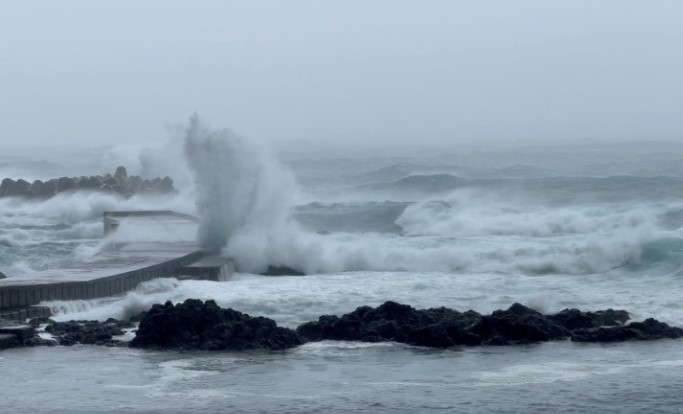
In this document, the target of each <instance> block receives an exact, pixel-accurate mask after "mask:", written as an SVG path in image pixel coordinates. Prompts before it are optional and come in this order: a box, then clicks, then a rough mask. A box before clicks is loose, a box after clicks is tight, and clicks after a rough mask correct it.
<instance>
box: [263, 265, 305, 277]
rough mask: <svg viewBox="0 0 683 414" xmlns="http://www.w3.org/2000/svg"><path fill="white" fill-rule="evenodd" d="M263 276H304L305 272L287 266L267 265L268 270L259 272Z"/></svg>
mask: <svg viewBox="0 0 683 414" xmlns="http://www.w3.org/2000/svg"><path fill="white" fill-rule="evenodd" d="M261 275H263V276H306V274H305V273H303V272H300V271H298V270H296V269H292V268H291V267H288V266H268V270H266V271H265V272H264V273H261Z"/></svg>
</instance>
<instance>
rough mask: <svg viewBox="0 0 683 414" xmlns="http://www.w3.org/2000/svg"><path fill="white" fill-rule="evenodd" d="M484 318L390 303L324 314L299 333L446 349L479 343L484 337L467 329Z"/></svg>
mask: <svg viewBox="0 0 683 414" xmlns="http://www.w3.org/2000/svg"><path fill="white" fill-rule="evenodd" d="M481 318H482V316H481V315H480V314H478V313H476V312H474V311H468V312H464V313H461V312H458V311H455V310H453V309H448V308H432V309H424V310H416V309H414V308H413V307H411V306H408V305H402V304H399V303H396V302H391V301H389V302H385V303H384V304H382V305H380V306H379V307H377V308H372V307H369V306H361V307H359V308H357V309H356V310H355V311H353V312H351V313H349V314H346V315H343V316H341V317H337V316H334V315H323V316H321V317H320V318H319V319H318V321H317V322H308V323H305V324H303V325H300V326H299V327H298V328H297V333H298V334H299V335H301V336H302V337H303V338H304V339H307V340H310V341H319V340H323V339H334V340H347V341H355V340H360V341H365V342H378V341H396V342H402V343H407V344H409V345H418V346H428V347H434V348H447V347H450V346H454V345H478V344H480V343H481V342H482V339H481V337H479V336H477V335H473V334H472V333H470V332H469V331H468V328H469V327H470V326H471V325H473V324H475V323H477V322H478V321H480V320H481Z"/></svg>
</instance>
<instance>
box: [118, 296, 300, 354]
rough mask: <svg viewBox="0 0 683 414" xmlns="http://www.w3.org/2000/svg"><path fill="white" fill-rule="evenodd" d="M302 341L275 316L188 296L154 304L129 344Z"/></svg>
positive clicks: (218, 345) (245, 345) (273, 345)
mask: <svg viewBox="0 0 683 414" xmlns="http://www.w3.org/2000/svg"><path fill="white" fill-rule="evenodd" d="M302 343H303V341H302V340H301V338H299V336H298V335H297V334H296V333H295V332H294V331H292V330H291V329H287V328H282V327H278V326H277V324H276V323H275V321H273V320H272V319H268V318H264V317H261V316H257V317H251V316H249V315H247V314H244V313H241V312H238V311H236V310H233V309H223V308H220V307H219V306H218V305H216V302H214V301H212V300H207V301H206V302H202V301H200V300H197V299H188V300H186V301H185V302H184V303H178V304H176V305H173V304H172V303H171V302H166V303H165V304H164V305H158V304H157V305H154V306H153V307H152V309H150V310H149V312H147V314H145V316H144V317H143V318H142V321H141V322H140V326H139V327H138V330H137V333H136V335H135V338H134V339H133V340H132V341H131V343H130V346H131V347H136V348H178V349H206V350H222V349H226V350H246V349H258V348H265V349H274V350H280V349H287V348H292V347H295V346H297V345H301V344H302Z"/></svg>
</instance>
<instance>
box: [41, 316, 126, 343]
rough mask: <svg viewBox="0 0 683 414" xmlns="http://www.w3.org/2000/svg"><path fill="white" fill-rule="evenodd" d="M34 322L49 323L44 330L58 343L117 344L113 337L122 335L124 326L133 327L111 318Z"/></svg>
mask: <svg viewBox="0 0 683 414" xmlns="http://www.w3.org/2000/svg"><path fill="white" fill-rule="evenodd" d="M36 322H37V323H45V322H47V323H49V324H48V325H47V326H46V327H45V332H48V333H50V334H52V335H53V336H55V338H56V339H57V341H58V342H59V344H60V345H75V344H91V345H119V344H120V342H119V341H116V340H114V339H113V337H114V336H117V335H123V333H124V332H123V329H124V328H132V327H133V324H132V323H130V322H123V321H119V320H116V319H113V318H110V319H107V320H106V321H104V322H99V321H69V322H54V321H52V320H47V321H43V320H38V321H36ZM29 323H31V322H29Z"/></svg>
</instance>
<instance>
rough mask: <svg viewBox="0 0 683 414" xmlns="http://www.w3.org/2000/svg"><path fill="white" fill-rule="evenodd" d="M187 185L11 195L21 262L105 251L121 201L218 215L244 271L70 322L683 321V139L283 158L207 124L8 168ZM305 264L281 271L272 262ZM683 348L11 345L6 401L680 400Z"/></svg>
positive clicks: (423, 404) (261, 405)
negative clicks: (453, 317)
mask: <svg viewBox="0 0 683 414" xmlns="http://www.w3.org/2000/svg"><path fill="white" fill-rule="evenodd" d="M118 166H125V167H126V168H127V171H128V174H129V175H133V174H135V175H139V176H141V177H147V178H150V179H151V178H153V177H163V176H169V177H171V178H172V179H173V180H174V186H175V188H176V190H177V191H175V192H172V193H168V194H157V193H150V194H145V193H140V194H135V195H133V196H129V197H123V196H121V195H118V194H113V193H107V192H101V191H81V190H79V191H71V192H64V193H59V194H57V195H55V196H54V197H51V198H49V199H44V200H36V199H31V198H22V197H12V196H5V197H2V198H0V271H1V272H2V273H4V274H5V275H6V276H7V278H8V279H11V278H21V277H22V275H24V276H25V275H30V274H37V273H40V272H43V271H45V270H48V269H53V268H56V267H59V266H63V265H65V264H69V263H71V264H73V263H79V262H80V261H83V260H85V259H87V257H90V256H92V255H96V254H98V246H100V243H101V240H100V239H101V237H102V213H103V211H106V210H136V209H139V210H144V209H148V210H149V209H154V210H161V209H169V210H174V211H179V212H183V213H188V214H193V215H198V216H199V217H200V218H201V223H200V226H199V232H198V236H197V237H198V241H199V242H200V243H201V244H203V245H204V246H205V247H207V248H212V249H222V251H223V254H225V255H227V256H230V257H231V258H233V259H234V261H235V264H236V266H237V269H238V272H237V273H235V274H234V275H233V276H232V277H231V279H230V280H228V281H226V282H211V281H192V280H185V281H179V280H176V279H174V278H172V277H169V278H165V279H157V280H153V281H150V282H147V283H143V284H141V285H139V286H138V287H137V288H136V289H135V290H134V291H132V292H128V293H127V294H125V295H122V296H118V297H113V298H106V299H94V300H90V301H56V302H46V303H43V304H44V305H46V306H49V307H50V308H51V310H52V312H53V314H54V316H53V318H54V319H55V320H57V321H67V320H71V319H75V320H106V319H107V318H110V317H114V318H126V317H128V316H131V315H133V314H135V313H137V312H140V311H143V310H146V309H149V308H150V307H151V306H152V305H153V304H155V303H164V302H166V301H172V302H174V303H178V302H182V301H184V300H185V299H188V298H197V299H202V300H206V299H213V300H215V301H216V303H217V304H219V305H220V306H222V307H226V308H227V307H230V308H233V309H237V310H239V311H241V312H245V313H248V314H250V315H254V316H267V317H269V318H272V319H273V320H275V321H276V322H277V323H278V324H279V325H281V326H285V327H296V326H297V325H299V324H301V323H304V322H307V321H312V320H315V319H317V318H318V316H320V315H323V314H336V315H341V314H344V313H348V312H351V311H352V310H354V309H355V308H357V307H358V306H362V305H370V306H377V305H380V304H381V303H383V302H385V301H387V300H393V301H397V302H400V303H405V304H409V305H411V306H413V307H416V308H428V307H440V306H447V307H449V308H453V309H457V310H461V311H464V310H468V309H472V310H475V311H477V312H480V313H484V312H487V313H488V312H491V311H493V310H496V309H506V308H508V307H509V306H510V305H512V304H513V303H516V302H518V303H522V304H525V305H527V306H529V307H532V308H534V309H536V310H538V311H541V312H543V313H553V312H558V311H561V310H562V309H566V308H579V309H581V310H587V311H588V310H599V309H607V308H614V309H626V310H628V311H629V312H630V313H631V317H632V319H634V320H642V319H644V318H648V317H654V318H657V319H658V320H660V321H662V322H666V323H669V324H671V325H675V326H683V306H682V305H681V300H680V298H681V297H683V287H682V283H681V281H682V280H683V227H682V226H683V145H678V144H672V143H660V144H657V145H653V144H651V143H639V142H632V143H626V144H624V143H621V144H619V145H611V144H607V143H605V144H596V145H590V146H584V145H579V144H539V143H524V142H520V143H515V144H506V145H501V146H500V147H496V146H491V145H488V146H486V147H478V146H477V145H475V144H469V145H462V146H460V145H445V144H444V145H442V146H437V145H434V146H431V147H405V146H400V145H398V146H395V147H392V148H378V147H377V148H373V147H368V148H362V147H358V148H355V147H351V146H349V147H346V148H323V147H315V146H306V143H300V144H296V145H295V144H292V145H291V146H288V147H278V148H269V147H268V146H267V145H265V144H263V143H255V142H253V141H251V140H249V139H247V138H244V137H241V136H239V135H235V134H233V133H232V132H230V131H227V130H214V129H210V128H209V127H206V126H203V125H202V124H201V123H200V122H199V121H198V120H197V119H193V120H192V121H191V124H190V126H189V127H187V128H186V130H185V131H184V132H183V134H180V136H179V137H177V139H176V138H173V139H170V140H169V142H167V143H164V144H159V145H157V146H133V145H130V146H111V147H101V148H91V149H88V148H78V149H72V150H64V149H61V150H60V149H54V150H45V149H42V150H36V149H22V148H6V149H4V150H3V152H2V154H0V177H2V178H4V177H9V178H12V179H14V180H16V179H18V178H22V179H24V180H27V181H28V182H32V181H33V180H36V179H41V180H48V179H50V178H54V177H61V176H87V175H95V174H103V173H106V172H109V173H113V171H114V170H115V169H116V168H117V167H118ZM270 265H276V266H287V267H290V268H292V269H296V270H299V271H301V272H302V273H305V276H277V277H273V276H261V275H260V274H261V273H263V272H264V271H265V270H266V269H267V267H268V266H270ZM682 345H683V343H682V342H681V340H666V339H665V340H657V341H634V342H624V343H615V344H585V343H575V342H571V341H569V340H566V341H553V342H547V343H543V344H531V345H517V346H501V347H497V346H480V347H468V348H458V347H456V348H449V349H446V350H438V349H428V348H422V347H412V346H408V345H405V344H398V343H393V342H381V343H361V342H345V341H322V342H315V343H309V344H305V345H302V346H299V347H296V348H294V349H291V350H287V351H258V352H257V351H245V352H227V351H219V352H209V351H150V350H139V349H132V348H127V347H102V346H87V345H75V346H57V347H33V348H16V349H8V350H5V351H2V352H1V353H0V373H1V375H0V390H1V395H2V398H1V401H0V412H7V413H18V412H35V413H63V412H72V413H105V412H123V411H129V412H141V413H157V412H158V413H175V412H207V413H210V412H231V413H240V412H264V413H267V412H290V413H314V412H316V413H318V412H319V413H341V412H368V413H383V412H385V413H396V412H406V413H415V412H463V413H489V412H526V413H545V412H551V411H552V412H572V413H594V412H615V413H640V412H679V411H680V403H681V402H682V401H683V400H682V398H681V396H680V392H679V391H678V390H680V389H681V388H683V375H681V373H682V372H683V354H682V353H681V347H682Z"/></svg>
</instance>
